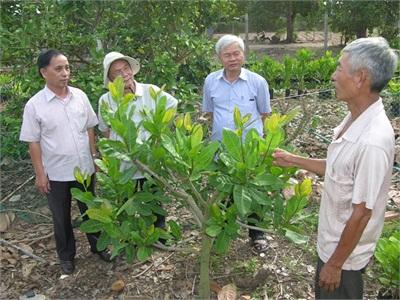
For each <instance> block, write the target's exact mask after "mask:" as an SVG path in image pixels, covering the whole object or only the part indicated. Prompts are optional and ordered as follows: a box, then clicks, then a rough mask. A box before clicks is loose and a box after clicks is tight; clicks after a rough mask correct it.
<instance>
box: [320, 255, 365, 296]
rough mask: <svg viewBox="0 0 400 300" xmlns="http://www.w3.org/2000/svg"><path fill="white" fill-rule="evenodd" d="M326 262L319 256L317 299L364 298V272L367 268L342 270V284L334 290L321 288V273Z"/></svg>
mask: <svg viewBox="0 0 400 300" xmlns="http://www.w3.org/2000/svg"><path fill="white" fill-rule="evenodd" d="M323 265H324V262H323V261H322V260H321V259H320V258H318V264H317V273H316V275H315V299H362V298H363V289H364V281H363V278H362V274H363V273H364V272H365V268H363V269H361V270H357V271H346V270H342V276H341V278H340V286H339V288H337V289H336V290H334V291H333V292H328V291H327V290H325V289H323V288H320V286H319V274H320V272H321V268H322V267H323Z"/></svg>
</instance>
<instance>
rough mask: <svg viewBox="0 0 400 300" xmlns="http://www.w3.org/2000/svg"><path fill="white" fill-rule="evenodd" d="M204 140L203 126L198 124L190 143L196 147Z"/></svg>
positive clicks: (194, 128)
mask: <svg viewBox="0 0 400 300" xmlns="http://www.w3.org/2000/svg"><path fill="white" fill-rule="evenodd" d="M202 140H203V127H202V126H201V125H200V124H196V125H195V126H194V127H193V130H192V134H191V136H190V145H191V147H192V149H193V148H195V147H196V146H197V145H199V144H200V143H201V141H202Z"/></svg>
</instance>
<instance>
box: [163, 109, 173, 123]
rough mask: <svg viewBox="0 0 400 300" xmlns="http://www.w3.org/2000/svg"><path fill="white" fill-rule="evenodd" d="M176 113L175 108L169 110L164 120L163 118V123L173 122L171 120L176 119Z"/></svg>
mask: <svg viewBox="0 0 400 300" xmlns="http://www.w3.org/2000/svg"><path fill="white" fill-rule="evenodd" d="M175 112H176V109H175V108H170V109H168V110H167V111H166V112H165V114H164V116H163V118H162V122H163V123H165V124H166V123H168V122H169V121H171V119H172V118H173V117H174V115H175Z"/></svg>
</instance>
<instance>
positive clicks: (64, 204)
mask: <svg viewBox="0 0 400 300" xmlns="http://www.w3.org/2000/svg"><path fill="white" fill-rule="evenodd" d="M94 180H95V176H94V175H92V181H91V185H90V187H89V191H91V192H92V193H94ZM73 187H75V188H79V189H81V190H84V188H83V186H82V185H81V184H79V183H78V182H77V181H50V188H51V190H50V193H49V194H47V201H48V203H49V207H50V211H51V213H52V217H53V224H54V237H55V240H56V248H57V254H58V257H59V259H60V260H69V261H72V260H73V259H74V257H75V254H76V247H75V237H74V232H73V229H72V224H71V200H72V199H71V188H73ZM77 203H78V207H79V211H80V212H81V214H83V213H84V212H85V211H86V210H87V206H86V204H84V203H82V202H80V201H77ZM83 219H84V220H88V217H87V216H84V217H83ZM86 236H87V239H88V241H89V244H90V250H91V251H92V252H97V248H96V243H97V238H98V234H94V233H90V234H86Z"/></svg>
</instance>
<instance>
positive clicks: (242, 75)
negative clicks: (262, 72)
mask: <svg viewBox="0 0 400 300" xmlns="http://www.w3.org/2000/svg"><path fill="white" fill-rule="evenodd" d="M224 75H225V69H222V70H221V72H220V73H219V74H218V76H217V79H221V78H223V79H225V80H226V78H225V76H224ZM239 78H240V79H242V80H245V81H247V79H248V74H247V72H246V69H244V68H241V69H240V74H239V77H238V79H239ZM235 81H236V80H235Z"/></svg>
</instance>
